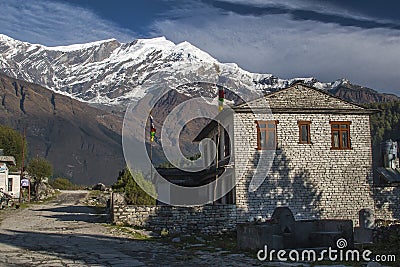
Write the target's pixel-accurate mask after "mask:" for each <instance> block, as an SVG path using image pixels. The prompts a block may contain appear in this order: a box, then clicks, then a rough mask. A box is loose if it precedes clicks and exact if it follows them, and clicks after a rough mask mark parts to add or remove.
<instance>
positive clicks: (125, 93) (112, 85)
mask: <svg viewBox="0 0 400 267" xmlns="http://www.w3.org/2000/svg"><path fill="white" fill-rule="evenodd" d="M215 65H217V66H218V67H219V68H220V70H221V73H220V74H221V75H222V76H224V75H226V76H227V77H234V78H235V79H236V80H237V82H238V83H241V82H243V83H245V84H248V85H250V86H251V89H252V90H257V91H260V92H262V93H264V94H265V93H268V92H272V91H276V90H279V89H283V88H287V87H289V86H290V85H292V84H293V83H295V82H299V81H300V82H303V83H305V84H307V85H310V86H313V87H316V88H319V89H323V90H327V91H331V92H333V94H336V93H337V94H339V95H342V96H344V97H347V98H348V99H353V98H354V97H352V96H349V94H350V93H349V92H347V93H346V94H341V92H340V90H336V88H338V87H339V86H341V85H342V87H346V84H347V83H349V82H348V81H347V80H345V79H338V80H336V81H334V82H328V83H324V82H320V81H318V80H317V79H316V78H313V77H309V78H293V79H288V80H285V79H280V78H278V77H276V76H274V75H272V74H260V73H251V72H248V71H246V70H243V69H241V68H240V67H239V66H238V65H237V64H235V63H220V62H218V61H217V60H216V59H215V58H213V57H212V56H210V55H209V54H207V53H206V52H204V51H202V50H200V49H199V48H197V47H195V46H193V45H191V44H190V43H188V42H182V43H179V44H174V43H173V42H171V41H169V40H167V39H166V38H165V37H157V38H152V39H137V40H135V41H133V42H130V43H120V42H118V41H117V40H115V39H109V40H103V41H97V42H91V43H87V44H77V45H69V46H57V47H47V46H43V45H39V44H30V43H27V42H22V41H18V40H15V39H12V38H11V37H8V36H6V35H0V69H2V70H3V72H4V73H5V74H7V75H9V76H11V77H14V78H18V79H21V80H25V81H29V82H32V83H35V84H39V85H41V86H43V87H46V88H49V89H50V90H52V91H54V92H57V93H59V94H64V95H67V96H69V97H71V98H74V99H76V100H79V101H82V102H88V103H91V104H100V105H106V106H124V107H126V105H127V104H128V103H129V102H131V101H137V100H139V99H141V98H142V97H143V96H144V95H145V94H146V90H147V88H146V86H144V84H146V82H148V81H149V80H150V79H151V78H152V77H156V75H158V74H160V73H167V74H171V76H172V75H177V74H178V75H181V76H185V75H186V76H188V75H192V74H193V73H196V74H198V76H197V78H202V77H204V78H208V77H209V76H210V75H214V76H215V77H216V76H217V72H216V70H215ZM193 82H196V80H194V81H193ZM173 85H174V86H175V87H176V88H177V87H179V86H180V85H181V84H179V83H178V82H176V83H173ZM237 87H238V88H239V87H240V86H237ZM364 88H365V89H368V88H366V87H360V88H359V89H362V90H363V89H364ZM342 91H343V90H342ZM338 92H339V93H338ZM181 93H183V94H186V95H188V96H190V95H192V93H191V92H190V93H189V92H186V91H184V90H183V91H181ZM375 93H377V94H380V93H378V92H375ZM353 95H354V93H353ZM392 98H393V97H388V98H385V97H371V99H383V100H385V101H386V100H387V99H392ZM356 100H357V99H356ZM364 101H366V99H364ZM356 102H357V101H356ZM360 102H362V101H360Z"/></svg>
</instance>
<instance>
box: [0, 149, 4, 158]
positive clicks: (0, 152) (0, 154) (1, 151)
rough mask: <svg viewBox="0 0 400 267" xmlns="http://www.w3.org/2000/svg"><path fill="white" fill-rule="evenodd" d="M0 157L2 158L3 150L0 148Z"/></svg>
mask: <svg viewBox="0 0 400 267" xmlns="http://www.w3.org/2000/svg"><path fill="white" fill-rule="evenodd" d="M0 156H4V149H2V148H0Z"/></svg>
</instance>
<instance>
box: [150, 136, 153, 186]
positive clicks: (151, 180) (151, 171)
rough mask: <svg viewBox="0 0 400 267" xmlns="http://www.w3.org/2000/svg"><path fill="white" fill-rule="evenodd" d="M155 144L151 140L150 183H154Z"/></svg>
mask: <svg viewBox="0 0 400 267" xmlns="http://www.w3.org/2000/svg"><path fill="white" fill-rule="evenodd" d="M152 165H153V142H152V141H151V140H150V182H153V166H152Z"/></svg>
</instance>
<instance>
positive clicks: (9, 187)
mask: <svg viewBox="0 0 400 267" xmlns="http://www.w3.org/2000/svg"><path fill="white" fill-rule="evenodd" d="M13 183H14V179H13V178H8V181H7V191H8V192H12V191H13Z"/></svg>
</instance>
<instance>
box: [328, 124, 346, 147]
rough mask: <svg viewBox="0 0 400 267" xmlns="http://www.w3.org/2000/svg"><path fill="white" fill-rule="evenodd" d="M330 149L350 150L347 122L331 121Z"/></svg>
mask: <svg viewBox="0 0 400 267" xmlns="http://www.w3.org/2000/svg"><path fill="white" fill-rule="evenodd" d="M330 124H331V128H332V149H351V144H350V124H351V122H349V121H331V122H330Z"/></svg>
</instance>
